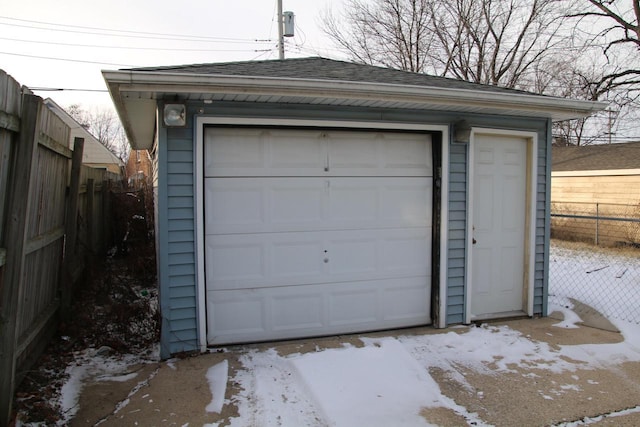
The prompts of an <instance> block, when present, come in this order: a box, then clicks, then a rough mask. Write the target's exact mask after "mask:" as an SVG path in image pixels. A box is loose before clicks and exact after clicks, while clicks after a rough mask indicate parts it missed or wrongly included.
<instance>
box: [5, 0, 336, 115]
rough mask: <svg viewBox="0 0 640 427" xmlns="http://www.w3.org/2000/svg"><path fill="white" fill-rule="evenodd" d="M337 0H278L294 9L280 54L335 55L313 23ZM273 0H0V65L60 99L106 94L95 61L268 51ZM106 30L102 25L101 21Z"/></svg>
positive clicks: (273, 34) (117, 64) (167, 60)
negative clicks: (284, 49) (293, 31)
mask: <svg viewBox="0 0 640 427" xmlns="http://www.w3.org/2000/svg"><path fill="white" fill-rule="evenodd" d="M341 4H342V0H311V1H310V0H283V10H285V11H287V10H290V11H293V12H294V13H295V23H296V34H295V37H293V38H288V39H287V40H286V45H287V53H286V56H287V57H302V56H324V57H330V58H336V59H339V58H342V57H343V55H341V54H340V53H339V52H338V51H337V50H335V47H334V46H333V45H332V44H331V42H330V41H329V40H328V39H327V38H326V36H324V35H323V34H322V31H321V30H320V28H319V22H320V16H321V15H322V13H323V12H324V11H325V10H327V9H328V8H332V9H333V10H334V11H339V10H340V8H341ZM276 5H277V1H276V0H224V1H223V0H200V1H198V0H181V1H173V2H169V1H167V0H154V1H150V0H109V1H103V2H96V1H94V0H58V1H51V0H20V1H9V0H4V1H3V2H2V7H1V8H0V69H2V70H4V71H5V72H6V73H8V74H10V75H11V76H13V78H14V79H16V80H17V81H18V82H19V83H20V84H23V85H26V86H28V87H30V88H62V89H66V90H65V91H56V92H50V91H36V94H38V95H40V96H42V97H43V98H46V97H50V98H53V99H54V100H55V101H56V102H57V103H58V104H60V105H62V106H63V107H66V106H68V105H70V104H72V103H81V104H83V105H85V106H87V107H89V106H91V105H104V104H109V103H110V97H109V95H108V94H107V93H105V92H86V91H71V90H68V89H91V90H96V91H100V90H102V91H104V90H106V88H105V84H104V80H103V78H102V75H101V73H100V70H103V69H119V68H128V67H137V66H156V65H177V64H194V63H206V62H226V61H245V60H253V59H276V58H277V57H278V51H277V48H276V44H277V38H278V28H277V26H276V22H275V19H276V10H277V7H276ZM107 30H108V31H107Z"/></svg>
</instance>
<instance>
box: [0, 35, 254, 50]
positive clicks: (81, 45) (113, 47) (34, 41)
mask: <svg viewBox="0 0 640 427" xmlns="http://www.w3.org/2000/svg"><path fill="white" fill-rule="evenodd" d="M0 40H9V41H14V42H20V43H37V44H49V45H56V46H71V47H89V48H99V49H121V50H122V49H129V50H152V51H172V52H257V50H255V49H190V48H163V47H135V46H107V45H93V44H80V43H61V42H50V41H43V40H24V39H14V38H10V37H0ZM260 43H262V42H260Z"/></svg>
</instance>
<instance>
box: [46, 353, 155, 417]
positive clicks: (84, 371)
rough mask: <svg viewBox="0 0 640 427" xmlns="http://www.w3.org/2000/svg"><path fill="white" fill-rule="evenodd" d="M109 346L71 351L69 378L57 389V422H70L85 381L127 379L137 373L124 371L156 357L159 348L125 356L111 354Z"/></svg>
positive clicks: (119, 380) (67, 372) (68, 369)
mask: <svg viewBox="0 0 640 427" xmlns="http://www.w3.org/2000/svg"><path fill="white" fill-rule="evenodd" d="M108 352H109V349H107V348H101V349H94V348H89V349H86V350H84V351H81V352H77V353H75V354H74V359H75V360H74V362H73V363H72V364H70V365H69V366H67V369H66V371H65V374H67V375H68V379H67V380H66V382H65V383H64V385H63V386H62V389H61V390H60V396H59V398H58V402H57V403H58V407H59V408H60V415H61V417H60V420H59V421H58V425H68V424H69V421H70V420H71V419H72V418H73V417H74V416H75V414H76V413H77V412H78V409H79V406H78V399H79V397H80V393H81V391H82V387H83V384H84V381H85V380H87V379H88V378H93V379H95V380H97V381H117V382H121V381H129V380H130V379H132V378H135V377H136V376H137V373H136V372H131V373H127V374H123V372H126V371H127V369H128V367H130V366H133V365H136V364H139V363H144V362H145V361H148V360H149V359H151V360H157V359H158V349H157V348H156V349H153V350H152V352H151V354H149V355H132V354H128V355H124V356H119V357H115V356H110V355H108Z"/></svg>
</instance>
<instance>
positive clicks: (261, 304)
mask: <svg viewBox="0 0 640 427" xmlns="http://www.w3.org/2000/svg"><path fill="white" fill-rule="evenodd" d="M207 307H208V313H207V317H208V324H209V329H210V331H212V329H211V326H212V325H215V328H214V329H213V330H219V331H225V333H228V334H233V335H244V336H258V335H261V334H266V333H267V318H268V316H267V313H266V309H267V306H266V304H265V300H264V297H263V296H262V295H260V294H259V293H258V292H253V291H235V292H233V293H232V292H226V293H212V292H207ZM238 313H243V315H242V316H238Z"/></svg>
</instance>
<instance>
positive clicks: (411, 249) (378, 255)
mask: <svg viewBox="0 0 640 427" xmlns="http://www.w3.org/2000/svg"><path fill="white" fill-rule="evenodd" d="M430 233H431V228H422V229H406V230H398V229H389V230H385V229H382V230H347V231H335V232H307V233H267V234H237V235H224V236H207V238H206V239H205V244H206V260H207V265H208V266H211V267H210V270H209V271H208V272H207V288H208V289H211V290H230V289H251V288H266V287H271V286H301V285H306V284H318V283H328V282H337V281H349V280H359V279H367V280H377V279H391V278H401V277H407V276H424V277H425V278H426V277H428V276H429V275H430V268H431V267H430V265H431V263H430V262H428V261H429V260H430V256H431V253H430V245H429V244H428V239H427V236H428V235H430ZM425 280H426V279H425Z"/></svg>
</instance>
